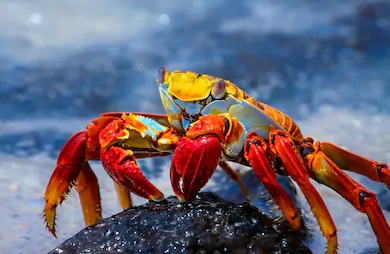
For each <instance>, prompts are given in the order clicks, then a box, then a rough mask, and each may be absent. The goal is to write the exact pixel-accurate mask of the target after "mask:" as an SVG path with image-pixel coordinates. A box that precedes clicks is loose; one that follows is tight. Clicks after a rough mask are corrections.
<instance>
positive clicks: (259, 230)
mask: <svg viewBox="0 0 390 254" xmlns="http://www.w3.org/2000/svg"><path fill="white" fill-rule="evenodd" d="M304 235H305V234H304V233H303V232H299V233H297V232H296V231H293V230H291V229H290V228H289V227H288V225H287V224H286V223H281V224H279V223H275V222H274V221H273V220H271V219H269V218H268V217H267V216H265V215H264V214H262V213H260V212H259V211H258V209H256V208H255V207H253V206H251V205H250V204H248V203H244V204H242V205H235V204H232V203H228V202H226V201H224V200H222V199H221V198H219V197H217V196H215V195H214V194H211V193H201V194H200V195H199V198H198V199H197V200H195V201H194V202H193V203H191V204H181V203H179V202H178V200H177V199H176V198H174V197H170V198H168V199H167V201H166V202H160V203H149V204H145V205H143V206H138V207H134V208H132V209H128V210H125V211H123V212H121V213H119V214H117V215H114V216H112V217H110V218H107V219H104V220H102V221H100V222H99V223H97V224H96V225H94V226H91V227H87V228H85V229H84V230H82V231H80V232H79V233H78V234H76V235H75V236H74V237H72V238H70V239H68V240H67V241H65V242H64V243H62V244H61V245H60V246H59V247H57V248H56V249H54V250H52V251H51V252H50V254H55V253H135V252H137V253H312V252H311V251H310V250H309V249H308V248H307V247H306V246H305V245H304V244H303V242H302V238H304Z"/></svg>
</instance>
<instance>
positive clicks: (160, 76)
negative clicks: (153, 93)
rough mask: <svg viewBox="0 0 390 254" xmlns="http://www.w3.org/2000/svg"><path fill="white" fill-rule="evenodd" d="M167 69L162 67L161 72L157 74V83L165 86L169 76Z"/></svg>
mask: <svg viewBox="0 0 390 254" xmlns="http://www.w3.org/2000/svg"><path fill="white" fill-rule="evenodd" d="M167 72H168V71H167V69H165V67H161V68H160V69H159V70H158V73H157V83H161V84H164V83H165V75H166V74H167Z"/></svg>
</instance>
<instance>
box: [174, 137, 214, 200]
mask: <svg viewBox="0 0 390 254" xmlns="http://www.w3.org/2000/svg"><path fill="white" fill-rule="evenodd" d="M221 151H222V150H221V144H220V141H219V139H218V138H217V137H216V136H215V135H211V134H206V135H201V136H198V137H196V138H195V139H190V138H188V137H183V138H181V140H180V142H179V143H178V145H177V147H176V149H175V153H174V155H173V158H172V164H171V172H170V174H171V183H172V188H173V191H174V192H175V195H176V196H177V197H178V198H179V200H180V201H191V200H193V199H194V198H195V196H196V194H197V193H198V191H199V190H200V189H201V188H202V187H203V186H204V185H205V184H206V183H207V181H208V180H209V179H210V177H211V176H212V174H213V173H214V171H215V169H216V168H217V166H218V163H219V160H220V158H221Z"/></svg>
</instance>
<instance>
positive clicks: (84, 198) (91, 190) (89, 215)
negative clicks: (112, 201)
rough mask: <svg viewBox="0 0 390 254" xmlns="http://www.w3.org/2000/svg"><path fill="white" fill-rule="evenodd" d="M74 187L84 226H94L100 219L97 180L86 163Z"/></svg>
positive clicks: (100, 209)
mask: <svg viewBox="0 0 390 254" xmlns="http://www.w3.org/2000/svg"><path fill="white" fill-rule="evenodd" d="M74 185H75V189H76V191H77V192H78V193H79V198H80V205H81V209H82V211H83V215H84V222H85V225H86V226H90V225H93V224H95V223H96V222H98V221H99V220H101V219H102V208H101V204H100V192H99V184H98V180H97V178H96V175H95V173H94V172H93V171H92V169H91V167H90V166H89V163H88V162H84V164H83V167H82V169H81V172H80V174H79V176H78V177H77V180H76V182H75V184H74Z"/></svg>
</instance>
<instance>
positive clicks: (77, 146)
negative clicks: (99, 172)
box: [43, 131, 87, 236]
mask: <svg viewBox="0 0 390 254" xmlns="http://www.w3.org/2000/svg"><path fill="white" fill-rule="evenodd" d="M86 140H87V133H86V131H80V132H78V133H76V134H74V135H73V136H72V137H71V138H70V139H69V140H68V141H67V142H66V144H65V145H64V148H63V149H62V150H61V152H60V154H59V156H58V160H57V167H56V168H55V169H54V172H53V174H52V176H51V178H50V181H49V184H48V185H47V187H46V191H45V206H44V209H43V213H44V217H45V222H46V226H47V228H48V230H49V231H50V232H51V233H52V234H53V235H54V236H56V232H55V217H56V207H57V205H59V204H61V203H62V201H64V199H65V197H66V195H67V194H68V193H69V191H70V189H71V188H72V185H73V184H74V182H75V181H76V179H77V177H78V175H79V174H80V172H81V170H82V168H83V165H84V162H85V151H86Z"/></svg>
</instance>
